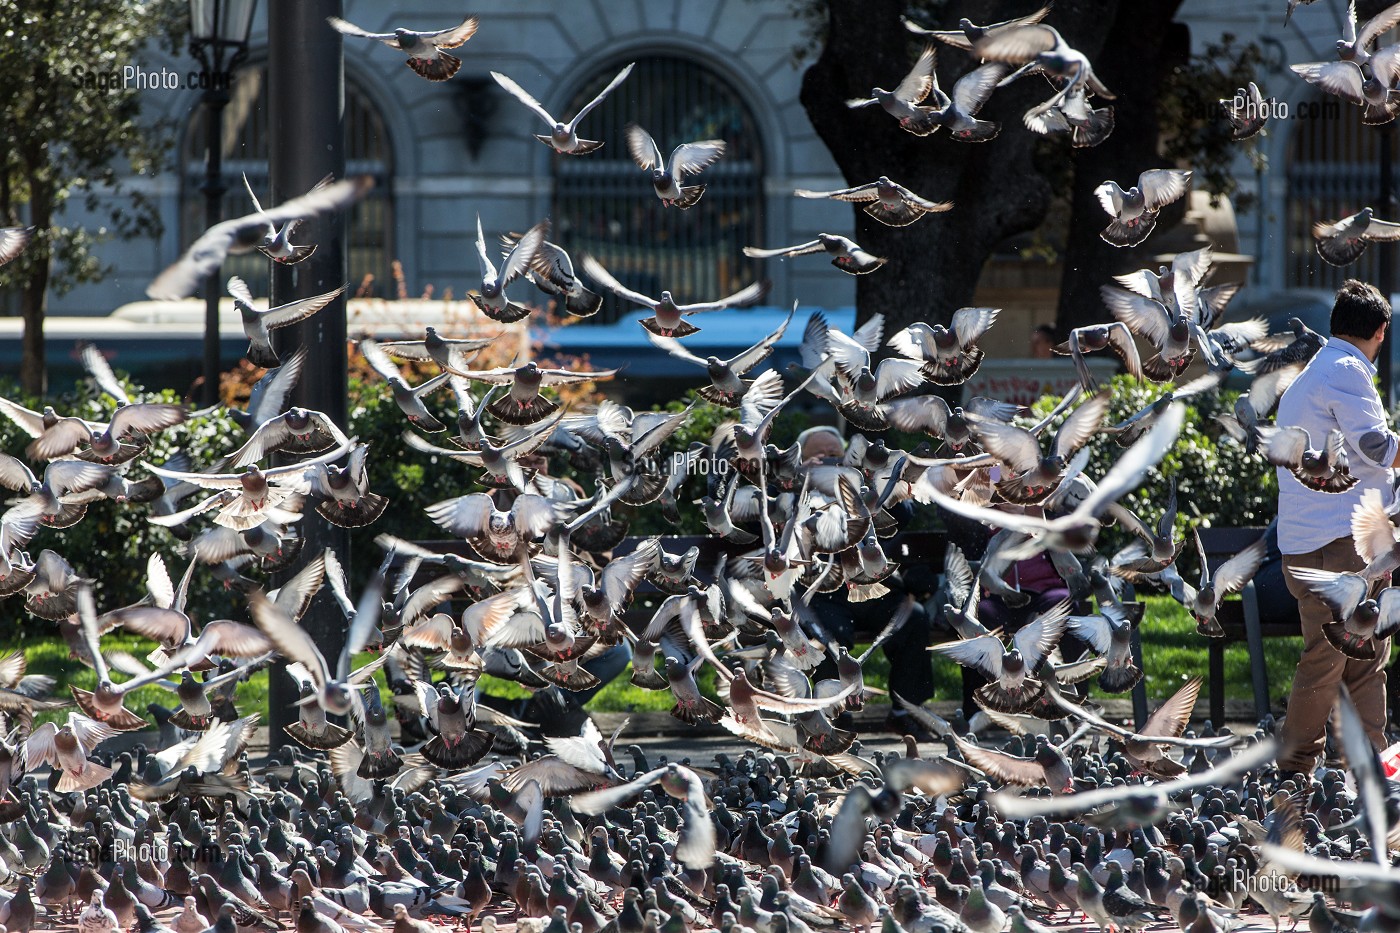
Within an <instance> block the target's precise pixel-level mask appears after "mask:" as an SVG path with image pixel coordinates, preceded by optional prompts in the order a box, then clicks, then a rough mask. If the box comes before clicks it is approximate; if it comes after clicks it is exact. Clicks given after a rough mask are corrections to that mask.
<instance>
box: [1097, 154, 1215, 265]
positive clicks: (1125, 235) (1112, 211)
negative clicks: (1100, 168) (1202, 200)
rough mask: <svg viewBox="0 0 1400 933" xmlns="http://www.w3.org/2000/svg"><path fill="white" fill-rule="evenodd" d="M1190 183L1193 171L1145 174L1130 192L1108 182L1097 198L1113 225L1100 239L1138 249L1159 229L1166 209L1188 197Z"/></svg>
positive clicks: (1163, 171) (1107, 228)
mask: <svg viewBox="0 0 1400 933" xmlns="http://www.w3.org/2000/svg"><path fill="white" fill-rule="evenodd" d="M1190 182H1191V172H1190V171H1187V170H1183V169H1174V168H1163V169H1152V170H1150V171H1146V172H1143V173H1142V174H1141V175H1139V176H1138V181H1137V184H1135V185H1133V186H1131V187H1130V188H1128V189H1127V190H1126V191H1125V190H1123V189H1122V188H1120V187H1119V186H1118V183H1117V182H1116V181H1113V180H1112V179H1110V180H1108V181H1106V182H1104V183H1103V184H1101V185H1099V186H1098V187H1097V188H1095V189H1094V194H1095V195H1096V196H1097V197H1098V199H1099V203H1100V204H1102V205H1103V209H1104V210H1105V211H1107V212H1108V214H1109V216H1110V217H1112V218H1113V222H1112V223H1110V224H1109V225H1108V226H1107V227H1105V228H1104V229H1103V232H1101V233H1100V234H1099V236H1100V237H1102V238H1103V241H1104V242H1105V243H1109V244H1111V245H1113V246H1137V245H1138V244H1139V243H1141V242H1142V241H1143V240H1145V239H1147V237H1148V235H1149V234H1150V233H1152V230H1153V228H1154V227H1156V226H1157V215H1158V214H1159V213H1160V212H1161V210H1162V208H1164V207H1166V206H1167V205H1168V204H1170V203H1172V202H1173V201H1176V200H1178V199H1179V198H1181V197H1182V196H1183V195H1185V194H1186V188H1187V186H1188V185H1189V184H1190Z"/></svg>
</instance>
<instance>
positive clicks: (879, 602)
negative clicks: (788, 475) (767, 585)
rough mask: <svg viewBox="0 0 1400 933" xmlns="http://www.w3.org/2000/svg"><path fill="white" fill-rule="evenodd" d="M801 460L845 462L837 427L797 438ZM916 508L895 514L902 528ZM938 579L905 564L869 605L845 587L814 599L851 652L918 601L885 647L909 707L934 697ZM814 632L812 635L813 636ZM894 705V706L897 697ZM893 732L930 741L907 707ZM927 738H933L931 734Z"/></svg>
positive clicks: (822, 674) (893, 687)
mask: <svg viewBox="0 0 1400 933" xmlns="http://www.w3.org/2000/svg"><path fill="white" fill-rule="evenodd" d="M797 440H798V443H800V444H801V451H802V461H803V463H804V464H807V465H811V464H817V463H823V462H840V460H841V458H842V457H843V456H844V455H845V451H846V442H845V439H844V438H843V437H842V436H841V432H840V431H838V430H837V429H836V428H834V427H830V426H826V425H822V426H819V427H814V428H808V429H807V430H806V431H803V432H802V433H801V434H800V435H798V438H797ZM913 511H914V504H913V503H912V502H902V503H900V504H899V505H897V506H895V507H894V508H892V509H891V510H890V513H891V514H892V515H894V517H895V518H896V519H897V520H899V521H900V523H901V524H903V523H904V522H907V521H908V520H909V519H910V518H912V517H913ZM935 583H936V577H935V575H934V574H933V572H932V571H931V570H930V569H929V568H928V567H927V566H925V565H921V564H910V563H908V562H905V563H903V564H901V566H900V569H899V570H898V571H896V572H895V573H893V574H891V575H890V576H889V577H888V578H886V580H885V581H884V585H885V586H886V587H887V588H888V589H889V593H887V594H885V595H884V596H880V597H878V598H876V599H869V600H865V601H864V602H851V601H850V599H849V598H848V593H847V591H846V588H845V587H842V588H841V589H840V590H837V591H836V592H832V593H818V594H814V595H813V596H812V601H811V609H812V612H813V613H814V614H815V615H816V617H817V619H818V621H819V622H820V623H821V625H822V627H823V628H824V629H825V632H826V634H827V635H828V636H830V637H831V638H833V639H835V640H836V641H837V642H839V643H841V644H843V645H845V646H846V647H847V648H851V647H853V646H854V645H855V642H856V635H857V633H859V634H860V635H861V636H862V637H863V638H865V639H867V640H869V639H873V638H874V637H875V636H876V635H878V634H879V633H880V632H881V631H882V630H883V629H884V627H885V625H886V623H888V622H889V621H890V619H891V618H892V617H893V615H894V613H895V612H896V610H898V609H899V606H900V604H901V603H902V602H904V598H905V596H906V595H907V594H908V593H913V594H914V597H915V602H914V611H913V614H912V615H911V616H910V617H909V619H908V621H906V622H905V623H904V625H903V626H902V627H901V628H900V630H899V631H897V632H896V633H895V634H894V635H892V636H891V637H890V639H889V640H888V641H886V642H885V644H884V648H883V650H884V652H885V657H886V658H888V659H889V663H890V680H889V688H890V692H891V693H892V694H893V693H897V694H899V695H900V696H901V697H903V698H904V699H906V700H908V701H909V702H910V703H922V702H924V701H925V700H928V699H930V698H932V696H933V692H934V689H933V665H932V662H931V660H930V658H929V654H928V644H929V617H928V612H927V611H926V610H925V608H924V605H923V603H924V600H926V599H927V598H928V596H929V595H930V594H931V593H932V592H933V589H934V585H935ZM809 634H812V633H809ZM835 676H836V669H835V664H834V663H833V662H832V661H831V660H830V659H827V660H826V661H823V662H822V664H821V665H820V666H819V667H818V668H817V669H816V670H814V671H813V672H812V679H813V680H814V681H816V680H822V679H824V678H828V677H835ZM890 702H891V703H892V704H894V706H896V707H897V706H898V704H897V703H894V699H893V697H891V700H890ZM888 726H889V728H890V729H891V730H892V731H894V732H895V733H897V734H901V735H903V734H908V735H913V736H915V737H916V738H919V739H925V738H926V737H925V735H924V733H923V730H922V729H921V727H920V726H919V725H918V724H917V723H916V722H914V720H913V718H912V717H911V716H910V715H909V714H908V713H907V712H905V711H904V710H902V709H892V710H891V713H890V717H889V720H888ZM927 738H932V737H931V736H928V737H927Z"/></svg>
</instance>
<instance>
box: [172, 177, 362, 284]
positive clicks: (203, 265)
mask: <svg viewBox="0 0 1400 933" xmlns="http://www.w3.org/2000/svg"><path fill="white" fill-rule="evenodd" d="M373 187H374V177H373V176H372V175H357V176H355V177H354V178H346V179H344V180H342V181H336V182H331V183H330V184H329V185H326V186H325V187H318V188H313V189H311V190H310V191H308V192H307V193H306V194H304V195H302V196H301V197H298V198H293V199H292V200H290V201H286V202H284V203H282V204H280V205H278V206H277V207H273V208H269V209H267V210H265V211H255V212H254V213H252V214H248V215H247V216H244V217H236V218H234V219H232V220H225V221H223V222H222V223H217V224H215V225H214V226H212V227H210V228H209V229H208V230H206V231H205V232H204V233H203V234H201V235H200V237H199V239H197V240H195V241H194V243H193V245H191V246H190V248H189V249H187V250H185V253H184V255H183V256H181V257H180V259H179V260H178V261H176V262H175V263H174V264H173V265H171V266H169V267H168V268H166V269H165V271H163V272H162V273H161V274H160V275H158V276H156V278H155V281H153V282H152V283H151V284H150V285H148V286H147V287H146V294H147V295H149V296H150V297H152V298H155V299H157V300H165V301H175V300H178V299H180V298H187V297H189V296H190V295H192V294H194V291H195V289H197V288H198V287H199V285H200V283H201V282H203V281H204V279H205V278H206V277H207V276H209V275H210V274H211V273H213V272H214V271H215V270H217V269H218V268H219V266H220V265H222V264H223V261H224V259H225V258H226V257H228V256H230V255H233V256H239V255H242V254H244V253H250V252H252V251H253V250H255V249H257V248H258V247H259V246H262V245H264V243H265V240H266V235H267V230H268V226H269V225H274V226H275V225H277V224H285V223H288V222H290V221H293V220H308V219H310V218H312V217H319V216H320V215H322V214H328V213H330V212H331V211H340V210H344V209H345V208H347V207H349V206H350V205H352V204H354V203H355V202H356V201H359V200H360V199H361V198H363V197H364V196H365V195H366V194H368V193H369V190H370V189H371V188H373Z"/></svg>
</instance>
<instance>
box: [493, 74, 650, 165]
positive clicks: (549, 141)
mask: <svg viewBox="0 0 1400 933" xmlns="http://www.w3.org/2000/svg"><path fill="white" fill-rule="evenodd" d="M635 65H636V63H635V62H633V63H632V64H629V65H628V66H627V67H626V68H623V69H622V70H621V71H619V72H618V73H617V77H615V78H613V79H612V80H611V81H609V82H608V86H607V87H605V88H603V89H602V90H601V91H599V92H598V95H597V96H596V97H594V98H593V99H592V100H590V101H589V102H588V103H586V104H584V105H583V107H582V108H581V109H580V110H579V112H578V113H576V114H574V118H573V119H572V120H570V121H569V122H568V123H563V122H561V121H559V120H556V119H554V118H553V117H551V116H550V115H549V111H548V110H545V109H544V106H543V105H542V104H541V103H540V102H539V101H537V100H535V98H534V97H532V96H531V95H530V92H529V91H527V90H525V89H524V88H523V87H521V86H520V85H518V84H516V83H515V82H514V81H512V80H511V79H510V78H508V77H506V76H505V75H503V74H501V73H500V72H499V71H493V72H491V77H493V78H495V79H496V83H497V84H499V85H500V86H501V87H502V88H504V89H505V91H506V93H507V94H509V95H510V96H511V97H514V98H515V99H516V100H518V101H520V102H521V103H522V104H524V105H525V106H526V107H528V108H529V110H530V112H531V113H533V114H535V116H537V117H539V118H540V119H541V120H543V121H544V122H545V123H546V124H547V125H548V126H549V127H550V132H549V135H547V136H545V135H536V136H535V138H536V139H538V140H539V141H540V142H542V143H544V144H545V145H546V146H549V147H550V148H551V149H553V150H554V151H555V152H559V153H563V154H564V155H587V154H588V153H590V152H593V151H594V150H596V149H598V148H600V147H601V146H602V145H603V144H602V143H601V142H599V141H598V140H596V139H579V136H578V125H579V123H581V122H582V121H583V118H584V117H586V116H587V115H588V112H589V111H590V110H592V109H593V108H594V107H596V106H598V105H599V104H601V103H602V102H603V99H604V98H605V97H607V96H608V95H609V94H611V93H612V92H613V91H615V90H616V89H617V86H618V85H619V84H621V83H622V82H623V81H626V80H627V76H628V75H630V74H631V73H632V68H633V67H634V66H635Z"/></svg>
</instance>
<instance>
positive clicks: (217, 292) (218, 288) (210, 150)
mask: <svg viewBox="0 0 1400 933" xmlns="http://www.w3.org/2000/svg"><path fill="white" fill-rule="evenodd" d="M257 5H258V0H190V54H191V55H193V56H195V57H196V58H197V59H199V63H200V65H201V67H202V71H201V73H200V81H199V83H200V85H201V86H202V87H203V89H204V97H203V100H202V101H201V103H203V104H204V129H205V150H204V186H203V188H202V189H201V190H202V191H203V192H204V223H205V226H206V227H212V226H214V225H215V224H216V223H218V222H219V221H220V220H221V219H222V214H223V210H222V208H223V197H224V191H225V190H226V189H225V187H224V173H223V138H222V137H223V122H224V120H223V117H224V107H225V106H226V105H227V104H228V101H229V88H230V86H231V85H232V74H233V69H234V68H235V67H236V66H237V65H238V63H239V62H240V61H241V60H242V59H243V56H244V55H245V54H247V52H248V34H249V33H250V32H252V30H253V11H254V10H255V9H256V8H257ZM222 294H223V287H222V285H221V284H220V282H219V271H218V270H217V269H216V270H214V272H212V273H210V275H209V278H208V279H206V280H205V282H204V384H203V387H202V391H201V393H200V396H201V402H202V404H205V405H212V404H214V403H215V402H217V401H218V400H219V371H220V365H219V297H220V296H221V295H222Z"/></svg>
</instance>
